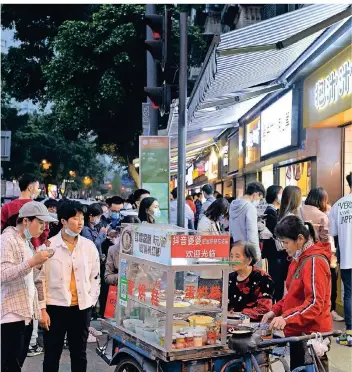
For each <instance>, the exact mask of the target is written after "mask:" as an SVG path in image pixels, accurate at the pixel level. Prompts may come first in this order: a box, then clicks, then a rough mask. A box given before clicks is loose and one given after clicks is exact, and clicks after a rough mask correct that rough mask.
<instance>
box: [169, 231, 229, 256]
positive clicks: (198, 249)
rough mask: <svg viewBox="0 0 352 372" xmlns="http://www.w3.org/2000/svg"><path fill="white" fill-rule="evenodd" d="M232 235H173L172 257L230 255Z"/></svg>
mask: <svg viewBox="0 0 352 372" xmlns="http://www.w3.org/2000/svg"><path fill="white" fill-rule="evenodd" d="M229 252H230V235H219V236H215V235H172V236H171V258H225V257H229Z"/></svg>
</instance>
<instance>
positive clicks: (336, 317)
mask: <svg viewBox="0 0 352 372" xmlns="http://www.w3.org/2000/svg"><path fill="white" fill-rule="evenodd" d="M331 316H332V319H333V320H334V321H335V322H343V321H344V320H345V319H344V318H343V317H342V316H340V315H339V314H337V312H336V311H335V310H333V311H332V312H331Z"/></svg>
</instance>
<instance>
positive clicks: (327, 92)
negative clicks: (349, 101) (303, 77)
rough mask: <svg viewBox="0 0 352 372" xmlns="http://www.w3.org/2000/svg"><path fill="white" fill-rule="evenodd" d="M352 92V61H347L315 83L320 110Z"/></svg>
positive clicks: (315, 96)
mask: <svg viewBox="0 0 352 372" xmlns="http://www.w3.org/2000/svg"><path fill="white" fill-rule="evenodd" d="M351 93H352V62H351V61H345V62H344V63H343V64H342V65H341V66H340V67H339V68H337V69H336V70H333V71H331V72H330V74H329V75H328V76H327V77H325V78H324V79H320V80H318V81H317V83H316V84H315V92H314V98H315V100H314V104H315V107H316V108H317V109H318V110H321V109H323V108H325V107H326V106H327V105H329V104H330V103H333V102H336V101H337V100H338V99H339V98H341V97H344V96H346V95H347V94H351Z"/></svg>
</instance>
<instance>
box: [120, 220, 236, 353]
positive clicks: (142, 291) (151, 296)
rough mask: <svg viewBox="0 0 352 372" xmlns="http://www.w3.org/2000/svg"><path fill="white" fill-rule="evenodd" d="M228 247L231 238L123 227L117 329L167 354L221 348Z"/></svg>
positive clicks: (144, 226)
mask: <svg viewBox="0 0 352 372" xmlns="http://www.w3.org/2000/svg"><path fill="white" fill-rule="evenodd" d="M229 247H230V237H229V235H217V234H216V235H210V234H206V235H204V234H199V233H197V232H195V231H191V230H186V229H181V228H178V227H175V226H170V225H150V224H129V225H124V226H123V227H122V231H121V245H120V257H119V262H120V267H119V288H118V300H117V306H116V313H115V314H116V323H117V327H118V328H120V330H121V331H123V332H125V333H127V334H128V335H131V336H134V337H135V338H136V339H138V340H140V341H142V342H144V343H147V344H149V345H150V346H153V347H155V348H156V349H158V350H160V351H161V352H163V353H166V354H168V353H178V352H181V351H184V352H187V351H194V350H198V349H204V348H214V347H222V346H225V345H226V321H227V304H228V275H229V264H228V257H229Z"/></svg>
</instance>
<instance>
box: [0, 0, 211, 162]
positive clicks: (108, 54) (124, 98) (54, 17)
mask: <svg viewBox="0 0 352 372" xmlns="http://www.w3.org/2000/svg"><path fill="white" fill-rule="evenodd" d="M31 7H33V6H31ZM31 7H29V6H25V5H3V7H2V16H3V26H5V27H9V26H11V25H12V26H13V27H15V29H16V38H17V39H19V40H21V41H22V44H21V47H20V48H18V49H17V50H14V49H15V48H10V51H9V54H8V56H6V57H5V58H4V60H3V69H2V72H3V77H4V81H5V83H6V89H7V91H8V92H9V93H10V94H11V96H12V97H15V98H16V99H18V100H23V99H27V98H29V99H32V100H38V101H39V102H42V103H43V104H44V103H47V102H48V101H50V102H52V103H53V104H54V106H53V112H52V117H54V118H55V125H56V126H57V128H58V130H59V131H62V132H63V133H64V135H65V136H66V138H69V139H70V140H73V139H75V138H78V137H79V136H82V135H85V136H87V135H91V134H94V135H96V137H95V138H96V143H97V145H98V147H99V149H101V150H103V151H105V152H106V153H109V154H110V155H112V156H114V157H115V158H116V159H120V160H121V158H124V159H125V160H126V162H127V163H129V164H130V165H131V160H132V159H133V158H134V157H135V156H138V136H139V135H140V134H141V129H142V128H141V127H142V126H141V103H142V102H144V101H145V99H146V97H145V94H144V90H143V88H144V86H145V85H146V52H145V48H144V40H145V25H144V23H143V21H142V15H143V14H144V13H145V6H144V5H132V4H119V5H111V4H104V5H96V6H88V5H75V6H73V5H56V6H55V8H56V9H55V11H54V9H53V7H54V6H53V5H37V6H34V7H33V8H34V9H32V8H31ZM39 8H40V11H39V12H38V11H37V10H38V9H39ZM71 9H72V10H71ZM57 10H59V11H58V12H57ZM79 10H81V12H80V11H79ZM159 10H160V11H161V10H162V9H161V7H160V9H159ZM171 11H172V15H173V32H172V38H171V48H170V50H171V56H170V62H171V65H173V66H174V67H175V69H176V71H177V68H178V50H179V47H178V45H179V31H178V15H177V12H176V8H174V7H171ZM34 13H35V14H34ZM188 34H189V49H190V50H189V63H190V65H191V66H195V65H200V64H201V62H202V59H203V57H204V53H205V46H206V45H205V40H204V39H203V38H202V36H201V34H200V32H199V30H198V29H197V28H196V27H194V26H190V27H189V33H188ZM18 64H20V65H21V68H19V69H18V70H17V71H15V70H16V69H15V67H17V66H18ZM174 71H175V70H174ZM173 74H174V72H173ZM174 76H177V75H174ZM174 76H168V77H167V78H168V79H169V80H175V79H173V78H174ZM171 82H172V81H171ZM175 84H177V80H175Z"/></svg>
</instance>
